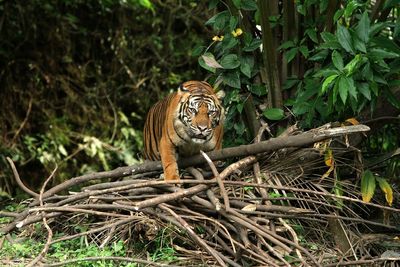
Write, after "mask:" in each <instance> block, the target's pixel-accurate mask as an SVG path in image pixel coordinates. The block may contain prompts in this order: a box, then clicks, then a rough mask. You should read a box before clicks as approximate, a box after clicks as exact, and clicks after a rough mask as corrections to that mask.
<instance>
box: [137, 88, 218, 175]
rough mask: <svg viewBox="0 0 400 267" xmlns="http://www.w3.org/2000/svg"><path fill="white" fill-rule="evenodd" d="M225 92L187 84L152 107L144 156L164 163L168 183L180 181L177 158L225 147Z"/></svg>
mask: <svg viewBox="0 0 400 267" xmlns="http://www.w3.org/2000/svg"><path fill="white" fill-rule="evenodd" d="M223 96H224V92H223V91H222V90H220V91H218V92H217V93H215V92H214V89H213V87H212V86H211V85H210V84H208V83H207V82H204V81H186V82H184V83H182V84H181V85H180V86H179V88H178V90H177V91H176V92H174V93H171V94H169V95H168V96H167V97H165V98H164V99H162V100H160V101H158V102H157V103H156V104H154V106H152V107H151V108H150V110H149V112H148V114H147V118H146V121H145V125H144V130H143V144H144V151H143V156H144V159H146V160H153V161H156V160H161V163H162V167H163V171H164V180H165V181H171V180H178V181H179V180H180V178H179V171H178V164H177V159H178V156H180V157H188V156H192V155H195V154H198V153H199V152H200V150H202V151H204V152H207V151H212V150H219V149H221V148H222V137H223V123H224V119H225V114H224V108H223V106H222V105H221V102H220V100H221V99H222V98H223Z"/></svg>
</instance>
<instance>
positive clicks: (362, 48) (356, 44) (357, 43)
mask: <svg viewBox="0 0 400 267" xmlns="http://www.w3.org/2000/svg"><path fill="white" fill-rule="evenodd" d="M353 43H354V48H355V49H356V50H357V51H360V52H363V53H367V47H366V46H365V43H364V42H363V41H361V40H360V38H358V37H357V35H354V34H353Z"/></svg>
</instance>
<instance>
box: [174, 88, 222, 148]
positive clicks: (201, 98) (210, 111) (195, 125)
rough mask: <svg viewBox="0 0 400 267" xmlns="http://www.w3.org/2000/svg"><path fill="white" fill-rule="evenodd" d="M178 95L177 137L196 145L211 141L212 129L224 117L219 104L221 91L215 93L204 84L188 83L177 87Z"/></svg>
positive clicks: (220, 122)
mask: <svg viewBox="0 0 400 267" xmlns="http://www.w3.org/2000/svg"><path fill="white" fill-rule="evenodd" d="M178 95H179V96H180V97H181V98H180V99H181V101H180V103H179V107H178V120H179V121H180V123H177V125H178V129H176V130H177V134H178V136H179V137H180V138H182V139H184V140H185V141H191V142H193V143H196V144H203V143H205V142H207V141H209V140H211V139H212V138H213V135H214V129H215V128H216V127H217V126H219V125H220V124H222V123H223V120H224V117H225V116H224V108H223V107H222V105H221V103H220V99H221V98H222V97H223V91H219V92H218V93H215V92H214V89H213V88H212V87H211V85H209V84H208V83H206V82H203V81H189V82H185V83H183V84H182V85H181V86H180V87H179V90H178ZM179 126H180V127H179ZM189 139H190V140H189Z"/></svg>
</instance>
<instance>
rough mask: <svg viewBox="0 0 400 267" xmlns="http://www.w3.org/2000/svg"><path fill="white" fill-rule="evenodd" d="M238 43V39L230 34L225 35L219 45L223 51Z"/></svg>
mask: <svg viewBox="0 0 400 267" xmlns="http://www.w3.org/2000/svg"><path fill="white" fill-rule="evenodd" d="M237 44H239V40H238V39H237V38H235V37H233V36H232V35H225V38H224V40H223V41H222V42H221V47H222V49H223V51H228V50H229V49H231V48H233V47H235V46H236V45H237Z"/></svg>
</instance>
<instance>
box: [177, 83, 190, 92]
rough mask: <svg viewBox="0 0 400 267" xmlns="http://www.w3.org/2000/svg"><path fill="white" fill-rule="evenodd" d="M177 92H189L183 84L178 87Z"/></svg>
mask: <svg viewBox="0 0 400 267" xmlns="http://www.w3.org/2000/svg"><path fill="white" fill-rule="evenodd" d="M178 92H179V93H180V92H189V89H187V88H186V87H185V86H183V84H181V85H179V87H178Z"/></svg>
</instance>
